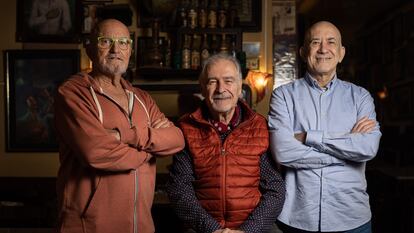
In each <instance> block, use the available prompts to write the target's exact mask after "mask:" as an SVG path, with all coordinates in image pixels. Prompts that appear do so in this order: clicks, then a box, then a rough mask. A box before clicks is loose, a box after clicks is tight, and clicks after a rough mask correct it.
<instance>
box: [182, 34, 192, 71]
mask: <svg viewBox="0 0 414 233" xmlns="http://www.w3.org/2000/svg"><path fill="white" fill-rule="evenodd" d="M190 40H191V38H190V37H189V35H186V34H185V35H184V44H183V48H182V50H181V68H182V69H190V68H191V49H190V43H191V42H190Z"/></svg>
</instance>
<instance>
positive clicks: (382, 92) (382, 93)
mask: <svg viewBox="0 0 414 233" xmlns="http://www.w3.org/2000/svg"><path fill="white" fill-rule="evenodd" d="M377 95H378V98H380V99H382V100H383V99H385V98H387V97H388V89H387V87H385V86H384V88H383V89H382V90H380V91H378V92H377Z"/></svg>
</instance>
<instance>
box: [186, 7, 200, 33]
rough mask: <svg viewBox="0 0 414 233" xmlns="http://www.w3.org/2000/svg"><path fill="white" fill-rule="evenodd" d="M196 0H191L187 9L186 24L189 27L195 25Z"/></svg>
mask: <svg viewBox="0 0 414 233" xmlns="http://www.w3.org/2000/svg"><path fill="white" fill-rule="evenodd" d="M197 8H198V6H197V0H191V4H190V7H189V9H188V25H189V27H190V28H191V29H194V28H196V27H197Z"/></svg>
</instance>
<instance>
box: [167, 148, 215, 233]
mask: <svg viewBox="0 0 414 233" xmlns="http://www.w3.org/2000/svg"><path fill="white" fill-rule="evenodd" d="M194 179H195V177H194V172H193V167H192V161H191V158H190V156H189V155H188V153H187V152H186V151H182V152H181V153H179V154H177V155H175V156H174V158H173V164H172V168H171V171H170V179H169V181H168V183H167V193H168V196H169V199H170V202H171V204H172V205H173V208H174V210H175V212H176V214H177V215H178V217H179V218H180V219H181V220H182V221H184V222H185V223H186V224H189V225H190V226H191V227H192V228H193V230H195V231H196V232H200V233H211V232H214V231H216V230H219V229H221V226H220V224H219V223H218V222H217V221H216V220H215V219H214V218H213V217H212V216H211V215H210V214H208V213H207V211H206V210H205V209H204V208H203V207H202V206H201V204H200V202H199V201H198V199H197V197H196V194H195V191H194V188H193V185H192V182H193V181H194Z"/></svg>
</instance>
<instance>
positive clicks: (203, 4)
mask: <svg viewBox="0 0 414 233" xmlns="http://www.w3.org/2000/svg"><path fill="white" fill-rule="evenodd" d="M207 18H208V10H207V0H201V1H200V8H199V11H198V26H199V27H200V28H206V27H207Z"/></svg>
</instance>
